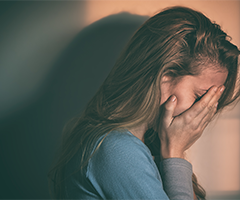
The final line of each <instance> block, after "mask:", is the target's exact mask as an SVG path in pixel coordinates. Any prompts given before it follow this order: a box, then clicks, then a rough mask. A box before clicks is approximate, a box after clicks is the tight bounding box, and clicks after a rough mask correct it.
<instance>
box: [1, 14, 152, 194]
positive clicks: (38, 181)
mask: <svg viewBox="0 0 240 200" xmlns="http://www.w3.org/2000/svg"><path fill="white" fill-rule="evenodd" d="M147 18H148V17H147V16H137V15H132V14H129V13H120V14H116V15H112V16H108V17H106V18H104V19H102V20H99V21H97V22H95V23H93V24H92V25H90V26H88V27H86V28H85V29H83V30H82V31H81V32H80V33H79V34H78V35H77V36H76V37H75V39H74V40H73V41H72V42H71V43H70V44H69V46H68V47H67V48H66V49H65V50H64V52H63V53H62V55H61V56H60V57H59V59H58V60H57V61H56V63H55V64H54V66H53V68H52V71H51V72H50V73H49V75H48V77H47V78H46V80H45V83H44V85H42V87H41V89H39V91H37V92H38V93H40V94H41V95H40V96H39V98H38V99H37V100H35V101H34V102H32V103H31V104H30V105H28V106H26V107H25V108H24V109H22V110H21V111H18V112H15V113H13V114H12V115H11V116H8V117H6V118H4V119H1V121H0V133H1V140H0V152H1V153H0V159H1V163H2V164H1V165H0V179H1V185H0V187H1V193H0V198H1V199H3V198H11V199H14V198H18V199H27V198H30V199H44V198H49V193H48V186H47V172H48V170H49V167H50V164H51V162H52V160H53V157H54V153H55V150H56V146H57V145H58V143H59V138H60V135H61V132H62V129H63V126H64V124H65V123H66V122H67V121H68V120H69V119H71V118H72V117H74V116H76V115H78V114H79V113H80V112H81V111H83V108H84V106H85V105H86V103H87V102H88V101H89V100H90V98H91V97H92V96H93V95H94V94H95V93H96V91H97V89H98V88H99V86H100V85H101V83H102V82H103V80H104V79H105V78H106V76H107V74H108V73H109V72H110V69H111V68H112V66H113V65H114V63H115V61H116V59H117V57H118V55H119V53H120V51H121V50H122V48H123V47H124V46H125V44H126V43H127V41H128V40H129V39H130V37H131V35H132V34H133V33H134V32H135V30H136V29H137V28H138V27H139V26H140V25H141V24H142V23H143V22H144V21H145V20H146V19H147Z"/></svg>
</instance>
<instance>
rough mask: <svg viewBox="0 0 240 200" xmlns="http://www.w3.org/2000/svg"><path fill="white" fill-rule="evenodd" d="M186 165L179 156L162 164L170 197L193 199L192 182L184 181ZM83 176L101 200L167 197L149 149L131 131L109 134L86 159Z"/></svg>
mask: <svg viewBox="0 0 240 200" xmlns="http://www.w3.org/2000/svg"><path fill="white" fill-rule="evenodd" d="M182 161H184V162H182ZM189 164H190V163H188V162H187V161H186V162H185V160H182V159H181V160H178V159H167V160H164V161H163V162H162V163H161V166H162V167H161V168H162V172H163V173H164V174H165V173H166V174H165V175H164V178H166V179H168V180H166V181H164V184H165V185H164V186H165V187H166V188H167V190H166V191H167V194H168V196H169V197H170V199H171V197H173V198H175V199H176V198H177V199H178V200H181V199H184V200H190V199H191V200H192V199H193V195H192V191H191V192H190V190H192V185H190V184H185V183H184V182H185V181H186V180H187V179H188V178H189V174H190V173H191V169H190V168H189ZM185 165H186V166H185ZM179 166H181V167H180V168H179ZM184 166H185V167H184ZM172 170H175V173H173V172H172ZM179 173H180V174H179ZM186 174H187V176H186ZM86 175H87V178H88V179H89V181H90V183H91V184H92V186H93V187H94V188H95V189H96V191H97V192H98V193H99V195H100V196H101V198H102V199H162V200H165V199H166V200H167V199H169V197H168V196H167V194H166V193H165V191H164V189H163V184H162V179H161V176H160V174H159V171H158V169H157V166H156V165H155V163H154V161H153V158H152V156H151V153H150V151H149V149H148V148H147V147H146V145H145V144H143V143H142V142H141V141H140V140H139V139H138V138H136V137H135V136H133V135H131V134H127V133H119V132H118V133H110V134H109V135H108V136H107V137H106V138H105V139H104V140H103V142H102V144H101V145H100V147H99V149H98V150H97V151H96V152H95V154H94V155H93V157H92V158H91V160H90V161H89V163H88V169H87V174H86ZM175 175H177V178H174V177H173V176H175ZM185 176H186V177H185ZM187 182H188V183H189V180H187ZM183 183H184V184H183ZM179 185H181V186H182V185H183V186H182V187H181V188H179V189H177V190H175V187H176V186H179ZM190 187H191V188H190ZM172 190H173V191H172ZM178 192H179V194H178Z"/></svg>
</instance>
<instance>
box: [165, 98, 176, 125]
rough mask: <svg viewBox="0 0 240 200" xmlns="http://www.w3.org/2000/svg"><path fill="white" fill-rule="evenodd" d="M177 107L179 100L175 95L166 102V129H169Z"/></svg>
mask: <svg viewBox="0 0 240 200" xmlns="http://www.w3.org/2000/svg"><path fill="white" fill-rule="evenodd" d="M176 105H177V98H176V96H175V95H172V96H170V97H169V98H168V100H167V101H166V102H165V105H164V108H165V111H164V115H163V124H164V126H165V127H169V126H170V124H171V122H172V119H173V113H174V110H175V108H176Z"/></svg>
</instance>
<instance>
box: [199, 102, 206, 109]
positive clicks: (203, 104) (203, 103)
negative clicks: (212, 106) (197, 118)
mask: <svg viewBox="0 0 240 200" xmlns="http://www.w3.org/2000/svg"><path fill="white" fill-rule="evenodd" d="M207 106H208V103H207V102H206V101H202V102H201V108H202V109H205V108H206V107H207Z"/></svg>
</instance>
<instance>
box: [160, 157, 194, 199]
mask: <svg viewBox="0 0 240 200" xmlns="http://www.w3.org/2000/svg"><path fill="white" fill-rule="evenodd" d="M160 172H161V175H162V179H163V185H164V190H165V192H166V193H167V195H168V197H169V199H171V200H179V199H186V200H188V199H189V200H192V199H194V197H193V186H192V165H191V164H190V163H189V162H188V161H186V160H184V159H181V158H169V159H165V160H163V161H162V162H161V163H160Z"/></svg>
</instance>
